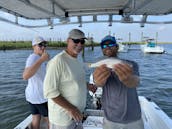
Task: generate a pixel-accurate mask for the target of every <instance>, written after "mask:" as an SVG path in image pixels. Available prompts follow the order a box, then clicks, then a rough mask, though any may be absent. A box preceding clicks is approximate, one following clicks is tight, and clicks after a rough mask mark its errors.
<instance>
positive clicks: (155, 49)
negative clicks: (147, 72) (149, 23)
mask: <svg viewBox="0 0 172 129" xmlns="http://www.w3.org/2000/svg"><path fill="white" fill-rule="evenodd" d="M140 47H141V50H142V51H143V52H144V53H151V54H162V53H164V52H165V50H164V48H163V47H162V46H158V45H157V43H155V42H154V39H148V40H147V43H146V44H145V45H141V46H140Z"/></svg>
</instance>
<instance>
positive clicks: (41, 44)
mask: <svg viewBox="0 0 172 129" xmlns="http://www.w3.org/2000/svg"><path fill="white" fill-rule="evenodd" d="M38 47H47V43H46V42H42V43H39V44H38Z"/></svg>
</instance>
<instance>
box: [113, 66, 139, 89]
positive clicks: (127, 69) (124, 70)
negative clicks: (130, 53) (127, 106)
mask: <svg viewBox="0 0 172 129" xmlns="http://www.w3.org/2000/svg"><path fill="white" fill-rule="evenodd" d="M114 69H115V73H116V74H117V76H118V78H119V80H120V81H121V82H122V83H124V85H126V86H127V87H130V88H132V87H137V86H138V84H139V82H140V79H139V76H138V75H135V74H134V72H133V67H131V66H130V65H129V64H117V65H115V66H114Z"/></svg>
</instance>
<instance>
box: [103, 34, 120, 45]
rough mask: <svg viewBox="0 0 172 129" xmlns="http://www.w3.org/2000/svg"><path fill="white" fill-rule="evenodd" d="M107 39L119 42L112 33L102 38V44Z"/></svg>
mask: <svg viewBox="0 0 172 129" xmlns="http://www.w3.org/2000/svg"><path fill="white" fill-rule="evenodd" d="M106 41H111V42H112V43H114V44H117V43H116V39H115V37H114V36H110V35H107V36H105V37H104V38H103V39H102V41H101V43H100V44H103V43H105V42H106Z"/></svg>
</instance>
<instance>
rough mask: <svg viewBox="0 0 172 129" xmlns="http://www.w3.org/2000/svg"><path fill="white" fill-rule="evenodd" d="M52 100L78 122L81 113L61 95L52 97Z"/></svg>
mask: <svg viewBox="0 0 172 129" xmlns="http://www.w3.org/2000/svg"><path fill="white" fill-rule="evenodd" d="M52 100H53V101H54V102H55V103H57V104H58V105H60V106H61V107H63V108H64V109H66V110H67V111H68V113H69V114H70V116H71V117H72V118H73V119H74V120H75V121H78V122H79V121H81V120H82V119H83V114H82V113H81V112H80V111H79V110H78V109H77V107H75V106H74V105H72V104H71V103H69V102H68V101H67V100H66V99H65V98H64V97H63V96H61V95H59V96H58V97H55V98H52Z"/></svg>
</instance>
